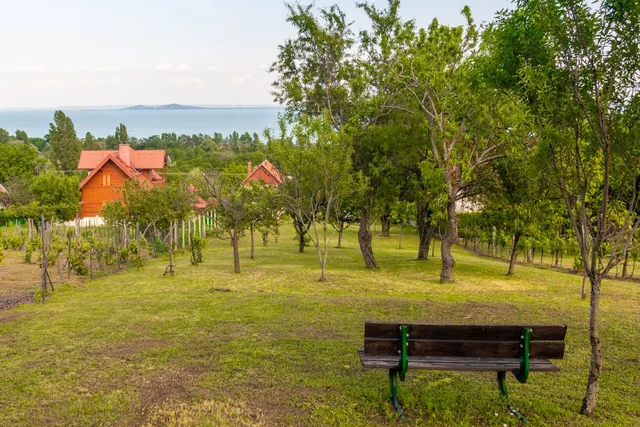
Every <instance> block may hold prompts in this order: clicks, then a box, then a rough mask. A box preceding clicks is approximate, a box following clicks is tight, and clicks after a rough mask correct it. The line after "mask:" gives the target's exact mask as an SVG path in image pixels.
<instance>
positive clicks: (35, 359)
mask: <svg viewBox="0 0 640 427" xmlns="http://www.w3.org/2000/svg"><path fill="white" fill-rule="evenodd" d="M285 228H286V229H287V230H285V231H286V233H285V235H283V236H281V238H280V242H279V243H278V244H275V243H270V244H269V246H268V247H262V246H258V247H257V248H256V259H255V260H249V259H248V247H247V242H246V240H247V239H245V241H244V242H243V246H242V248H241V250H242V251H241V258H242V273H241V274H240V275H234V274H232V273H231V270H232V255H231V251H230V248H229V246H228V242H226V241H217V240H216V241H210V242H209V246H208V248H207V249H206V251H205V253H204V260H205V262H204V264H202V265H200V266H198V267H193V266H191V265H188V258H187V257H186V256H183V257H181V258H179V265H178V268H177V274H176V276H175V277H172V278H169V277H165V278H163V277H162V272H163V271H164V266H165V264H166V262H165V261H162V260H157V261H153V262H151V263H150V264H148V265H147V266H146V267H144V268H143V269H142V270H140V271H127V272H123V273H121V274H118V275H115V276H110V277H106V278H103V279H100V280H95V281H91V282H87V283H85V284H84V285H82V286H76V287H69V286H67V287H61V288H60V287H58V288H57V290H56V292H55V295H54V296H53V297H52V298H51V299H50V300H49V301H48V303H47V304H46V305H44V306H42V305H36V304H29V305H24V306H20V307H17V308H14V309H11V310H8V311H3V312H0V425H12V426H31V425H66V426H71V425H323V426H326V425H353V426H367V425H371V426H377V425H396V424H398V422H397V420H396V418H395V416H394V413H393V412H392V410H391V409H390V406H389V405H388V403H387V402H386V397H387V393H388V389H387V374H386V372H385V371H382V370H376V371H364V370H363V369H362V368H361V366H360V364H359V360H358V357H357V354H356V350H357V349H358V348H361V346H362V341H363V322H364V321H365V320H384V321H392V320H404V321H413V322H437V323H521V322H522V323H560V322H566V323H568V325H569V328H568V335H567V349H566V359H565V360H563V361H560V362H558V364H559V366H560V367H561V368H562V372H561V373H559V374H544V373H533V374H532V375H531V376H530V379H529V383H527V384H526V385H520V384H518V383H517V382H516V381H514V379H513V378H512V377H511V378H509V384H510V391H511V398H512V402H513V403H514V404H515V405H516V406H518V407H519V408H520V409H521V410H522V411H523V412H524V413H525V414H526V415H527V416H528V417H529V418H530V420H531V421H532V422H533V425H555V426H567V425H569V426H571V425H573V426H582V425H589V424H594V425H640V393H639V390H640V370H639V369H638V367H639V363H640V359H639V356H638V354H639V352H638V347H637V343H638V342H640V331H639V328H638V326H639V325H640V289H639V287H638V285H637V284H633V283H624V282H612V281H608V282H605V283H604V285H603V297H602V328H601V331H602V341H603V349H604V358H605V359H604V360H605V362H604V363H605V364H604V370H603V374H602V379H601V394H600V400H599V409H598V411H597V417H596V418H595V419H593V420H587V419H585V418H584V417H581V416H579V415H578V414H577V412H578V410H579V408H580V403H581V398H582V396H583V392H584V388H585V384H586V376H587V368H588V356H589V345H588V330H587V316H588V301H581V300H580V286H581V278H580V277H578V276H572V275H568V274H563V273H557V272H552V271H547V270H543V269H537V268H531V267H525V266H517V268H516V276H515V277H507V276H505V271H506V268H507V266H506V264H504V263H503V262H499V261H493V260H491V259H487V258H479V257H476V256H474V255H472V254H470V253H469V252H465V251H463V250H461V249H457V250H456V252H455V257H456V261H457V265H456V268H455V278H456V282H455V283H453V284H447V285H441V284H438V283H437V279H438V277H439V264H440V263H439V261H437V260H429V261H427V262H417V261H414V260H413V259H414V258H415V252H416V247H417V239H416V236H411V235H410V236H406V237H405V242H404V247H405V248H406V249H403V250H398V249H397V239H396V238H395V237H391V238H386V239H382V238H376V240H375V242H374V250H375V253H376V256H377V258H378V260H379V263H380V265H381V269H379V270H373V271H372V270H366V269H364V268H362V260H361V257H360V255H359V251H358V249H357V240H356V235H355V230H349V231H348V232H347V233H346V236H345V248H343V249H341V250H337V249H334V250H333V251H332V252H331V253H330V256H329V270H328V282H326V283H318V282H316V281H315V280H316V279H317V277H318V276H319V269H318V267H317V262H316V259H315V257H314V252H313V250H312V248H309V249H308V250H307V253H305V254H298V253H297V252H296V242H295V240H294V239H293V235H292V233H291V231H290V230H289V227H285ZM436 256H438V253H437V251H436ZM217 289H229V290H230V292H219V291H217ZM400 395H401V399H402V400H403V401H404V405H405V409H406V411H407V415H408V420H407V421H408V422H407V424H408V425H435V426H451V425H461V426H478V425H488V426H503V425H504V424H506V425H517V421H516V420H515V419H514V418H513V417H511V416H509V415H508V414H507V412H506V409H505V406H504V404H503V403H502V402H501V401H500V399H499V397H498V392H497V389H496V385H495V374H492V373H461V372H425V371H414V372H411V371H410V372H409V374H408V380H407V382H405V383H401V386H400Z"/></svg>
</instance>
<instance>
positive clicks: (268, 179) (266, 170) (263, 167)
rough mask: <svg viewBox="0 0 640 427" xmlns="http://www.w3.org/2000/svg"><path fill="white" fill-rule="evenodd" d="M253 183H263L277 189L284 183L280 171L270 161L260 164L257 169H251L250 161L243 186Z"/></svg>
mask: <svg viewBox="0 0 640 427" xmlns="http://www.w3.org/2000/svg"><path fill="white" fill-rule="evenodd" d="M251 181H262V182H264V183H265V184H267V185H273V186H275V187H277V186H279V185H280V184H282V183H283V182H284V180H283V177H282V174H281V173H280V171H279V170H278V169H276V168H275V166H273V165H272V164H271V162H270V161H269V160H265V161H264V162H262V163H260V164H259V165H258V166H257V167H256V168H255V169H253V168H252V167H251V161H249V163H248V164H247V177H246V178H245V179H244V181H242V184H248V183H249V182H251Z"/></svg>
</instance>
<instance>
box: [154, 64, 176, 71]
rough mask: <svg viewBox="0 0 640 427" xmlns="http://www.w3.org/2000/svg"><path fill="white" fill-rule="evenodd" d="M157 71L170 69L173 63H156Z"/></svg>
mask: <svg viewBox="0 0 640 427" xmlns="http://www.w3.org/2000/svg"><path fill="white" fill-rule="evenodd" d="M156 70H158V71H171V70H173V64H170V63H168V62H165V63H164V64H160V65H156Z"/></svg>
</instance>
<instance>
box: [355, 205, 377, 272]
mask: <svg viewBox="0 0 640 427" xmlns="http://www.w3.org/2000/svg"><path fill="white" fill-rule="evenodd" d="M371 241H372V236H371V223H370V222H369V209H367V206H362V211H361V215H360V228H359V229H358V243H359V244H360V252H362V257H363V258H364V265H365V267H367V268H378V264H376V259H375V257H374V256H373V246H372V245H371Z"/></svg>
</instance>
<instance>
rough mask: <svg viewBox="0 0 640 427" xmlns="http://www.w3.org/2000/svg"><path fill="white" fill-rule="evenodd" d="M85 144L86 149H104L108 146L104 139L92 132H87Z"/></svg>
mask: <svg viewBox="0 0 640 427" xmlns="http://www.w3.org/2000/svg"><path fill="white" fill-rule="evenodd" d="M83 144H84V149H85V150H104V149H105V148H106V147H105V144H104V141H101V140H97V139H96V138H95V137H94V136H93V135H92V134H91V132H87V134H86V135H85V136H84V141H83Z"/></svg>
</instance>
